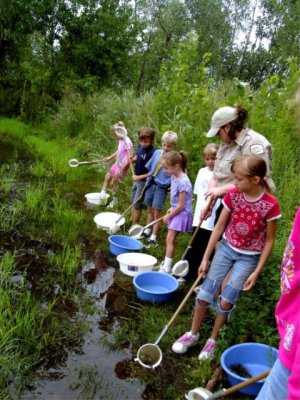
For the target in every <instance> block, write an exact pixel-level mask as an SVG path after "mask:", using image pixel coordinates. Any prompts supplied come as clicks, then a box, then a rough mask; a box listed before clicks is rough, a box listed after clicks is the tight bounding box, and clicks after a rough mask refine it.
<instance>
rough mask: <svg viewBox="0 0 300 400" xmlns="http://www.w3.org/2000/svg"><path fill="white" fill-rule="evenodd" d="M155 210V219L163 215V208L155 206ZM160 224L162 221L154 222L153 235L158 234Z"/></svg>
mask: <svg viewBox="0 0 300 400" xmlns="http://www.w3.org/2000/svg"><path fill="white" fill-rule="evenodd" d="M153 210H154V219H158V218H159V217H160V216H161V210H157V209H156V208H154V209H153ZM160 225H161V221H159V222H157V223H156V224H154V226H153V230H152V234H153V235H156V236H157V234H158V231H159V228H160Z"/></svg>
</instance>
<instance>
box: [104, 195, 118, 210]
mask: <svg viewBox="0 0 300 400" xmlns="http://www.w3.org/2000/svg"><path fill="white" fill-rule="evenodd" d="M117 204H118V200H117V199H116V198H115V197H113V199H112V201H111V202H110V203H109V204H108V206H107V208H114V207H116V205H117Z"/></svg>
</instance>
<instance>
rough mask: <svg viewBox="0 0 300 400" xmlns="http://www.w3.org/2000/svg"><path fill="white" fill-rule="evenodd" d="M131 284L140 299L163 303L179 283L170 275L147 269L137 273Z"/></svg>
mask: <svg viewBox="0 0 300 400" xmlns="http://www.w3.org/2000/svg"><path fill="white" fill-rule="evenodd" d="M133 285H134V287H135V289H136V295H137V297H138V298H139V299H140V300H143V301H151V302H152V303H164V302H167V301H169V300H170V299H171V298H172V296H173V294H174V292H175V291H176V290H177V289H178V286H179V283H178V281H177V279H175V278H174V277H173V276H171V275H167V274H164V273H161V272H155V271H149V272H141V273H139V274H137V275H136V276H135V277H134V278H133Z"/></svg>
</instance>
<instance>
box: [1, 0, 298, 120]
mask: <svg viewBox="0 0 300 400" xmlns="http://www.w3.org/2000/svg"><path fill="white" fill-rule="evenodd" d="M0 11H1V17H0V51H1V54H0V55H1V62H0V90H1V99H0V112H1V113H2V114H5V115H21V116H22V117H25V118H26V119H30V120H36V119H41V118H44V117H45V114H47V112H48V110H49V108H50V109H55V107H56V101H57V100H59V99H61V98H63V97H64V93H65V92H66V90H68V88H70V87H72V88H73V89H75V90H76V91H80V92H81V93H82V94H83V95H86V94H90V93H92V92H94V91H95V90H99V89H103V88H104V87H106V88H107V87H109V88H111V87H113V88H114V90H117V91H120V90H121V89H124V87H126V88H133V89H134V90H136V91H137V92H139V93H140V92H141V91H143V90H145V89H151V88H156V87H157V85H158V82H159V80H158V78H159V73H160V69H161V67H162V66H163V65H165V63H166V62H167V61H168V60H170V58H171V57H172V54H174V51H175V52H176V51H177V50H178V46H182V45H183V46H188V43H189V41H190V37H191V35H193V36H194V40H195V48H194V52H193V56H192V57H193V63H196V64H197V63H199V64H200V63H201V62H202V60H203V59H204V58H205V57H206V56H205V54H206V53H210V54H211V56H210V57H209V59H208V60H207V68H208V72H209V75H210V77H212V78H213V79H214V81H220V80H224V79H225V80H228V79H229V80H231V79H233V78H237V79H239V80H241V81H246V82H249V83H250V84H251V85H252V86H254V87H255V88H257V87H258V86H259V84H260V83H261V82H262V81H263V80H264V79H266V78H267V77H268V76H270V75H272V74H274V73H276V74H277V75H279V76H280V77H283V76H285V75H286V74H287V72H288V65H289V63H290V58H291V57H296V60H295V62H296V64H297V65H298V66H299V29H298V27H299V26H298V21H299V18H300V5H299V2H298V1H292V0H284V1H281V2H276V1H270V0H267V1H266V0H260V1H255V2H253V1H250V0H243V1H237V0H211V1H209V2H207V1H205V0H197V1H195V0H185V1H182V0H151V1H143V0H135V1H134V2H132V1H128V0H118V1H109V0H81V1H77V0H76V1H75V0H70V1H65V0H45V1H43V2H40V1H30V2H27V1H24V0H13V1H8V0H3V1H2V2H1V9H0ZM287 42H288V43H289V46H286V43H287ZM194 71H195V76H194V74H193V72H192V75H193V79H194V80H197V69H195V70H194Z"/></svg>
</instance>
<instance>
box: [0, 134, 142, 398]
mask: <svg viewBox="0 0 300 400" xmlns="http://www.w3.org/2000/svg"><path fill="white" fill-rule="evenodd" d="M31 161H32V160H30V155H29V154H28V153H27V154H26V153H25V152H24V150H23V149H18V148H17V147H16V146H15V145H13V144H11V143H9V142H8V141H6V139H3V138H2V139H1V140H0V162H1V164H9V165H12V164H13V163H14V164H16V163H17V164H22V166H25V165H26V164H30V163H31ZM16 179H18V180H20V182H17V183H18V184H22V185H26V184H28V183H29V182H30V180H31V179H32V177H31V176H30V174H29V173H28V170H26V168H23V167H22V176H20V175H18V176H17V178H16ZM88 185H89V183H88V182H86V181H85V182H83V183H82V186H80V185H76V189H74V191H72V192H70V188H66V198H70V200H71V201H72V199H73V203H72V204H75V205H76V206H78V208H80V209H81V210H82V211H83V212H86V213H87V214H88V215H89V217H91V218H92V216H93V215H94V214H95V209H94V208H93V207H90V206H89V205H87V203H86V202H85V198H84V190H86V187H87V186H88ZM95 229H96V227H95ZM85 245H86V249H85V250H83V253H84V251H86V253H85V256H86V255H87V254H91V248H93V246H95V243H94V242H93V240H92V239H91V240H90V241H89V242H88V241H86V243H85ZM55 250H56V249H54V248H53V246H52V244H51V243H43V242H41V241H39V240H38V238H35V239H32V238H29V237H26V235H24V234H21V233H18V232H14V233H13V235H10V234H9V235H7V236H5V235H2V236H1V238H0V256H1V255H3V254H4V252H6V251H10V252H13V253H14V254H15V256H16V258H17V260H18V264H17V266H18V271H16V273H15V275H14V276H13V278H12V284H14V285H17V284H19V283H20V282H21V281H22V282H23V281H24V280H25V281H26V285H27V287H28V288H29V289H30V290H31V291H32V292H33V293H35V295H36V296H37V297H39V298H40V300H41V304H45V307H47V299H49V298H51V297H52V296H53V295H57V294H58V293H59V291H60V290H61V288H60V287H59V286H58V285H57V284H56V283H55V281H50V282H49V281H48V280H46V279H45V277H46V276H47V274H48V266H49V265H48V263H47V256H48V255H49V254H50V253H52V252H55ZM115 267H117V268H115ZM78 280H79V282H80V283H81V286H82V288H83V289H84V290H85V291H87V292H88V293H89V295H90V297H91V301H92V303H93V304H94V306H95V308H96V312H95V313H94V314H93V315H89V314H86V313H84V311H82V310H78V309H77V308H76V305H75V304H70V305H69V307H68V304H67V302H66V304H64V306H65V307H64V312H67V313H68V315H69V317H74V318H76V317H77V316H80V318H81V319H82V320H83V321H84V322H86V323H87V324H88V326H89V329H88V331H87V333H86V334H85V335H84V337H83V340H82V345H81V346H77V347H76V349H72V350H67V349H64V351H62V350H60V354H58V356H59V357H60V362H61V365H59V367H57V365H58V364H57V363H56V364H55V365H56V367H55V368H54V367H52V368H50V369H49V368H48V369H44V368H43V369H40V370H39V371H37V373H38V378H37V380H36V381H35V382H33V383H32V384H28V390H27V391H25V392H24V393H22V396H21V399H23V400H25V399H31V400H34V399H39V400H52V399H53V400H68V399H70V400H71V399H72V400H76V399H78V400H79V399H80V400H89V399H141V398H142V396H143V393H145V385H143V384H142V383H141V382H140V381H139V380H137V379H133V378H132V377H131V373H130V371H131V364H132V363H133V362H134V361H133V355H132V353H131V344H130V343H128V342H126V341H125V340H124V343H125V344H124V346H126V348H124V349H121V350H114V351H112V350H111V349H110V348H109V346H108V345H107V343H108V342H110V341H111V342H112V341H113V340H112V336H111V332H112V331H113V330H114V329H115V328H116V326H117V325H118V321H119V319H120V318H121V317H122V316H123V315H124V314H125V313H126V312H127V310H129V307H127V306H128V304H129V303H130V302H131V300H132V295H133V290H132V283H131V280H130V279H129V278H128V277H124V276H121V274H120V272H119V271H118V265H117V262H116V259H115V257H111V256H108V257H107V256H106V255H104V254H102V253H101V252H100V251H96V252H95V253H94V260H93V261H89V262H88V263H87V264H86V265H85V266H84V268H83V269H82V271H81V273H80V274H79V276H78ZM74 336H75V334H74ZM53 358H55V360H56V361H57V355H54V356H53ZM13 384H14V383H12V386H13ZM14 390H15V389H14V387H11V393H14Z"/></svg>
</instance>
